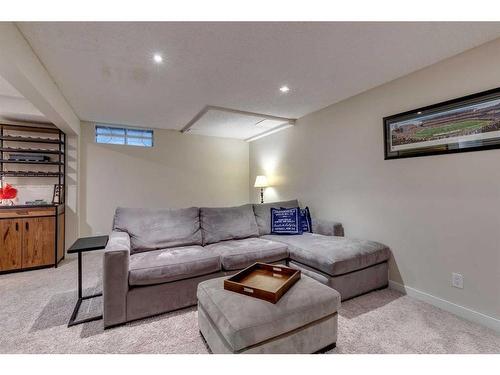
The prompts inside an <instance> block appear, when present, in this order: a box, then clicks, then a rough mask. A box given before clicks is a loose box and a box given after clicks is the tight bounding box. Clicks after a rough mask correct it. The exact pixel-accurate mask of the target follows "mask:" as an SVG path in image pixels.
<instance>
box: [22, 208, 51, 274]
mask: <svg viewBox="0 0 500 375" xmlns="http://www.w3.org/2000/svg"><path fill="white" fill-rule="evenodd" d="M21 221H22V227H23V267H26V268H28V267H38V266H46V265H50V264H54V252H55V246H56V243H55V235H56V225H55V224H56V223H55V218H54V217H37V218H32V219H22V220H21Z"/></svg>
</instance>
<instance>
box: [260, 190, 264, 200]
mask: <svg viewBox="0 0 500 375" xmlns="http://www.w3.org/2000/svg"><path fill="white" fill-rule="evenodd" d="M260 203H261V204H262V203H264V188H260Z"/></svg>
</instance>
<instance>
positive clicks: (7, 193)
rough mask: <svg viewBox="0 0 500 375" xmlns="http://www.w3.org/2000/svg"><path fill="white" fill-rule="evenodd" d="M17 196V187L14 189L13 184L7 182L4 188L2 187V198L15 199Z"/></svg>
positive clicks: (0, 190)
mask: <svg viewBox="0 0 500 375" xmlns="http://www.w3.org/2000/svg"><path fill="white" fill-rule="evenodd" d="M15 197H17V189H14V188H13V187H12V185H9V184H5V186H4V187H3V188H0V199H14V198H15Z"/></svg>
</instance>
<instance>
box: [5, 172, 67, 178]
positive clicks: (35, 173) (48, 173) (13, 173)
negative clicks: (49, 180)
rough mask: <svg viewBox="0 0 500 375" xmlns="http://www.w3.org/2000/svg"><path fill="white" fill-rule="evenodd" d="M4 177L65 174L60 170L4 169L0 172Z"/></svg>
mask: <svg viewBox="0 0 500 375" xmlns="http://www.w3.org/2000/svg"><path fill="white" fill-rule="evenodd" d="M0 176H3V177H60V176H64V174H63V173H59V172H29V171H4V172H0Z"/></svg>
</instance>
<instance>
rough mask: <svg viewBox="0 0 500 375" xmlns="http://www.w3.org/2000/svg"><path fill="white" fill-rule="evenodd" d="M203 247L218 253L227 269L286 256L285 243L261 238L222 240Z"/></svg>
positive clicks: (236, 268)
mask: <svg viewBox="0 0 500 375" xmlns="http://www.w3.org/2000/svg"><path fill="white" fill-rule="evenodd" d="M205 249H206V250H207V251H208V250H209V251H211V252H213V253H214V254H218V255H220V258H221V263H222V268H223V269H224V270H227V271H232V270H240V269H243V268H245V267H248V266H250V265H252V264H254V263H255V262H277V261H279V260H283V259H286V258H288V247H287V245H286V244H284V243H281V242H275V241H270V240H265V239H262V238H246V239H243V240H233V241H222V242H219V243H214V244H211V245H208V246H205Z"/></svg>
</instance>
